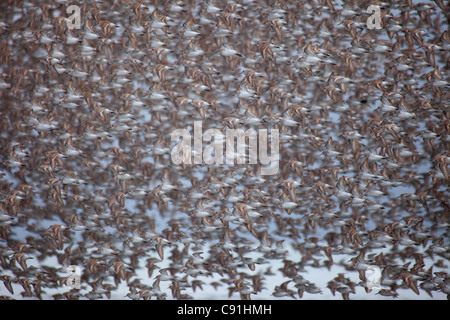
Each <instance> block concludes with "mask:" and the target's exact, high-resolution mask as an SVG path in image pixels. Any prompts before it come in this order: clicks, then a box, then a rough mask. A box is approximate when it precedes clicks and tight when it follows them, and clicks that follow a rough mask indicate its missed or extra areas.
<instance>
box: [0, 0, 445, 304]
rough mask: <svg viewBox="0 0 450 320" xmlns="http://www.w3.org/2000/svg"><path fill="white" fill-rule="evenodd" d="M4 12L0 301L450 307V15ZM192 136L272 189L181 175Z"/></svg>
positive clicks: (227, 9) (29, 7)
mask: <svg viewBox="0 0 450 320" xmlns="http://www.w3.org/2000/svg"><path fill="white" fill-rule="evenodd" d="M70 4H72V5H78V6H79V8H80V16H79V17H80V19H79V21H80V22H81V27H80V28H74V29H70V28H69V22H71V21H72V18H73V17H71V14H72V13H67V12H66V8H67V7H68V6H69V5H70ZM370 5H375V6H377V7H378V8H379V9H380V19H381V23H380V27H381V28H379V29H376V28H375V29H373V28H368V26H367V20H368V19H369V18H371V15H372V14H373V12H370V11H367V10H366V9H367V8H368V7H369V6H370ZM0 6H1V10H0V16H1V19H0V41H1V45H0V61H1V63H0V135H1V139H0V150H1V152H0V164H1V165H0V170H1V171H0V280H1V281H0V296H1V298H4V299H25V298H26V299H105V298H117V297H118V298H123V299H195V298H198V297H201V298H206V299H208V298H211V297H214V296H215V295H217V294H218V293H222V292H224V296H225V297H229V298H232V299H234V298H237V299H239V298H240V299H266V298H267V299H278V298H283V299H300V298H321V297H324V296H326V294H328V295H330V294H332V295H333V296H336V297H339V298H343V299H351V298H352V297H356V298H364V297H365V295H367V297H371V298H376V297H380V298H382V297H385V298H395V297H399V298H401V297H402V296H405V297H411V295H413V296H416V295H419V298H426V297H429V298H431V297H433V298H445V297H446V298H448V297H450V281H449V280H450V277H449V275H448V271H449V266H448V260H449V259H450V250H449V226H450V225H449V218H450V203H449V200H450V197H449V194H450V192H449V181H450V173H449V164H450V153H449V150H450V104H449V91H448V89H449V82H448V75H447V72H448V69H449V54H448V53H449V52H450V51H449V49H450V33H449V31H448V23H449V18H450V17H449V12H450V10H449V8H448V3H444V1H442V0H435V1H434V2H433V1H427V2H423V3H422V2H418V1H412V0H402V1H392V2H382V1H379V0H373V1H361V0H353V1H338V0H314V1H308V2H303V1H274V0H266V1H264V0H236V1H234V2H230V1H219V0H214V1H195V0H190V1H146V0H120V1H118V0H111V1H106V0H98V1H95V0H86V1H73V3H68V2H66V1H60V0H59V1H58V0H55V1H40V0H25V1H22V0H20V1H17V0H8V1H3V2H2V4H1V5H0ZM194 121H202V125H203V128H204V130H206V129H207V128H213V129H219V130H226V129H228V128H233V129H237V128H242V129H249V128H255V129H271V128H273V129H278V130H279V132H280V144H279V149H280V157H279V159H280V165H279V171H278V173H276V174H274V175H260V174H259V170H260V169H261V167H260V164H234V165H233V164H223V165H219V164H216V165H206V164H192V165H188V164H183V165H175V164H173V163H172V161H171V154H170V153H171V148H173V145H174V142H172V141H171V132H172V131H173V130H175V129H177V128H187V129H189V130H192V126H193V123H194ZM72 266H77V267H78V268H79V270H80V274H79V280H80V287H73V286H70V285H69V283H68V280H69V278H71V277H72V278H73V275H72V274H71V273H70V270H72V269H70V268H71V267H72ZM371 266H376V267H377V268H379V270H380V271H381V276H380V279H379V280H380V281H379V285H378V287H376V288H371V287H370V286H368V285H367V284H368V281H367V272H366V271H367V270H368V269H369V268H370V267H371ZM336 270H338V271H337V273H336ZM332 272H335V274H334V275H336V276H335V277H334V278H333V276H331V277H330V279H328V280H327V281H328V282H327V284H326V286H321V285H318V284H317V283H315V281H314V280H313V278H312V274H313V273H318V274H319V275H320V277H322V278H327V277H329V276H330V275H332V274H333V273H332ZM358 292H359V294H357V293H358ZM361 292H362V293H361ZM375 293H376V295H374V294H375Z"/></svg>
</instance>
